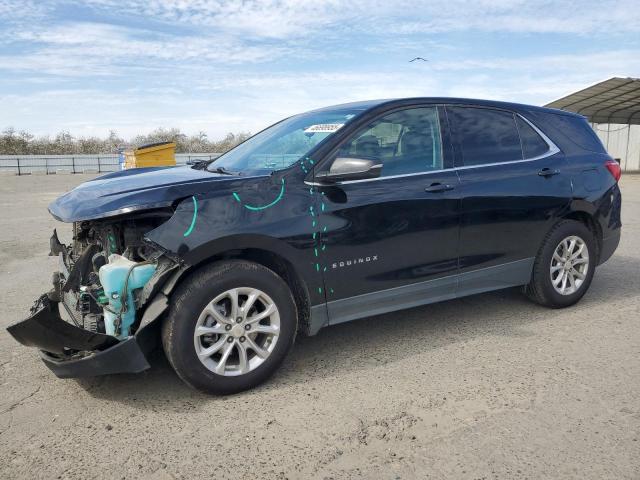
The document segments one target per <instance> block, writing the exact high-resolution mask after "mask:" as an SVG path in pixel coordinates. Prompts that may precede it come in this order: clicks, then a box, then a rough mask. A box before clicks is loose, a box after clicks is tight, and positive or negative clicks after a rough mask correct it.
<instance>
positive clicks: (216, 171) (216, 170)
mask: <svg viewBox="0 0 640 480" xmlns="http://www.w3.org/2000/svg"><path fill="white" fill-rule="evenodd" d="M213 171H214V173H220V174H222V175H239V173H238V172H231V171H229V170H227V169H226V168H224V167H218V168H216V169H215V170H213Z"/></svg>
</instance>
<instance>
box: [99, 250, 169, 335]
mask: <svg viewBox="0 0 640 480" xmlns="http://www.w3.org/2000/svg"><path fill="white" fill-rule="evenodd" d="M131 267H135V268H133V270H132V269H131ZM155 271H156V265H154V264H146V263H137V262H132V261H131V260H129V259H128V258H125V257H123V256H121V255H116V254H113V255H110V256H109V263H107V264H106V265H103V266H102V267H100V270H98V276H99V277H100V283H101V284H102V288H104V293H105V295H106V296H107V298H108V299H109V309H110V310H111V311H108V310H107V309H106V308H105V309H104V327H105V330H106V332H107V334H108V335H114V336H116V337H118V338H121V339H122V338H127V337H128V336H129V330H130V329H131V325H132V324H133V322H134V321H135V319H136V307H135V303H134V301H133V293H132V292H133V291H134V290H136V289H138V288H142V287H144V286H145V285H146V283H147V282H148V281H149V279H151V277H152V276H153V274H154V273H155ZM127 276H128V277H129V281H128V282H127V309H126V311H125V312H122V301H121V300H122V298H121V296H122V290H123V288H124V284H125V281H126V279H127ZM118 317H120V329H119V332H118V333H117V334H116V324H117V322H116V321H117V319H118Z"/></svg>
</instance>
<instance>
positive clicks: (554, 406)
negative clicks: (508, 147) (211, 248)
mask: <svg viewBox="0 0 640 480" xmlns="http://www.w3.org/2000/svg"><path fill="white" fill-rule="evenodd" d="M87 178H88V177H87V176H82V175H76V176H61V175H60V176H51V177H40V176H33V177H1V178H0V207H1V210H0V211H1V212H2V215H1V216H0V291H1V292H2V298H3V300H2V306H3V308H2V312H1V313H0V324H1V325H0V326H2V327H5V326H7V325H8V324H9V323H11V322H13V321H15V320H18V319H21V318H23V317H24V316H25V313H26V312H27V310H28V307H29V306H30V305H31V303H32V301H33V300H34V299H35V298H36V297H37V296H38V295H39V294H40V293H41V292H42V291H45V290H46V289H48V288H49V281H50V272H51V271H53V270H54V267H55V260H54V259H52V258H49V257H47V252H48V238H49V235H50V233H51V229H52V228H53V227H55V226H58V227H60V226H61V225H60V224H57V222H55V221H54V220H53V219H52V218H51V217H50V216H49V215H48V213H47V211H46V205H47V204H48V202H49V201H51V200H52V199H54V198H55V197H56V196H57V195H58V194H60V193H61V192H63V191H65V190H66V189H68V188H70V187H72V186H73V185H75V184H77V183H79V182H81V181H83V180H85V179H87ZM622 189H623V196H624V204H623V208H624V211H623V220H624V223H625V226H624V234H623V238H622V243H621V246H620V248H619V249H618V251H617V253H616V255H615V256H614V257H613V258H612V259H611V260H610V261H609V262H607V263H606V264H605V265H603V266H602V267H600V268H599V269H598V271H597V273H596V276H595V279H594V281H593V284H592V286H591V289H590V291H589V292H588V293H587V295H586V296H585V297H584V299H583V300H582V301H581V302H580V303H579V304H578V305H576V306H575V307H572V308H569V309H565V310H548V309H545V308H542V307H538V306H536V305H534V304H531V303H529V302H528V301H527V300H526V299H525V298H524V297H522V296H521V295H520V294H519V293H518V292H517V291H515V290H507V291H501V292H495V293H490V294H484V295H478V296H474V297H469V298H465V299H460V300H455V301H450V302H445V303H441V304H437V305H431V306H427V307H421V308H415V309H412V310H408V311H403V312H400V313H395V314H388V315H383V316H380V317H375V318H370V319H365V320H361V321H357V322H352V323H349V324H344V325H339V326H336V327H333V328H328V329H325V330H323V331H321V332H320V334H319V335H317V336H316V337H313V338H302V339H299V341H298V342H297V343H296V345H295V347H294V350H293V352H292V354H291V355H290V357H289V358H288V359H287V361H286V363H285V365H284V367H283V368H282V369H281V370H280V372H279V373H278V374H277V375H276V376H275V377H274V378H273V379H272V380H271V381H270V382H268V383H267V384H266V385H264V386H263V387H260V388H257V389H255V390H253V391H250V392H246V393H243V394H240V395H236V396H231V397H224V398H216V397H208V396H205V395H203V394H200V393H197V392H194V391H192V390H190V389H188V388H187V387H185V386H184V385H183V384H182V383H181V382H180V381H179V379H178V378H177V377H176V375H175V374H174V373H173V371H172V370H171V368H170V367H169V365H168V364H167V361H166V360H165V358H164V356H163V354H162V353H161V352H157V353H156V354H154V356H153V358H152V359H151V363H152V368H151V369H150V370H149V371H147V372H145V373H142V374H139V375H118V376H110V377H102V378H96V379H91V380H86V381H82V382H77V381H74V380H58V379H56V378H55V377H54V376H53V374H51V373H50V372H49V371H48V369H47V368H46V367H45V366H44V365H43V364H42V363H41V362H40V360H39V359H38V357H37V354H36V352H35V351H34V350H32V349H28V348H25V347H22V346H20V345H18V344H17V343H16V342H14V341H13V339H11V338H10V337H9V335H8V334H7V333H6V332H5V330H4V328H2V330H1V331H0V383H1V385H2V390H1V395H0V478H28V479H31V478H83V479H84V478H109V479H111V478H157V479H165V478H167V479H168V478H241V477H248V478H388V479H398V478H462V479H464V478H469V479H478V478H532V479H536V478H593V479H603V478H615V479H622V478H629V479H631V478H635V479H637V478H640V325H639V323H638V320H639V313H640V296H639V293H638V289H639V287H640V176H632V175H627V176H626V177H625V178H624V179H623V181H622ZM61 230H62V232H61V233H63V234H64V235H62V237H63V238H68V233H69V232H68V231H67V228H66V227H65V226H62V228H61Z"/></svg>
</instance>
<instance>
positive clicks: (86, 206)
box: [49, 167, 247, 222]
mask: <svg viewBox="0 0 640 480" xmlns="http://www.w3.org/2000/svg"><path fill="white" fill-rule="evenodd" d="M239 178H242V179H245V178H247V177H239V176H236V175H222V174H217V173H212V172H209V171H207V170H198V169H194V168H191V167H168V168H167V167H156V168H136V169H131V170H124V171H122V172H115V173H110V174H107V175H103V176H101V177H98V178H96V179H93V180H89V181H87V182H85V183H82V184H80V185H78V186H77V187H76V188H74V189H73V190H71V191H69V192H67V193H65V194H64V195H62V196H60V197H59V198H58V199H56V200H55V201H53V202H52V203H51V204H50V205H49V212H50V213H51V215H53V216H54V217H55V218H57V219H58V220H61V221H63V222H77V221H81V220H93V219H98V218H104V217H111V216H115V215H122V214H125V213H129V212H132V211H135V210H147V209H151V208H160V207H166V206H169V205H171V204H173V203H174V202H175V201H176V200H180V199H182V198H185V197H188V196H190V195H195V194H197V193H202V192H205V191H211V189H212V188H216V187H221V186H222V185H223V184H227V183H229V182H232V181H234V180H236V181H237V180H238V179H239Z"/></svg>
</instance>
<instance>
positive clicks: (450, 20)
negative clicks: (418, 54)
mask: <svg viewBox="0 0 640 480" xmlns="http://www.w3.org/2000/svg"><path fill="white" fill-rule="evenodd" d="M89 4H90V5H92V6H93V7H94V8H99V9H106V10H112V9H114V8H117V9H118V10H120V11H126V12H128V13H130V14H134V15H144V16H146V17H149V18H153V19H156V20H160V21H165V22H171V23H177V24H184V25H204V26H211V27H215V28H217V29H219V30H221V31H226V32H233V33H242V34H247V35H250V36H253V37H262V38H280V39H283V38H290V37H311V36H314V35H315V34H316V33H317V31H318V30H320V29H323V31H325V32H326V31H328V30H329V31H330V30H333V31H334V32H345V31H361V32H371V31H375V32H377V33H387V34H422V33H439V32H450V31H467V30H476V31H491V32H496V31H503V32H529V33H541V32H544V33H551V32H553V33H578V34H583V35H584V34H588V33H594V32H612V31H616V32H624V31H626V32H638V31H640V9H638V8H637V2H636V1H635V0H600V1H595V0H566V1H557V0H555V1H552V0H542V1H534V2H532V1H526V0H477V1H475V2H470V1H468V0H396V1H393V2H389V1H381V0H324V1H315V2H300V1H297V0H280V1H278V0H251V1H245V0H166V1H151V2H149V1H142V0H134V1H131V2H127V3H126V4H124V5H123V4H122V2H119V1H116V0H89ZM330 34H331V33H330Z"/></svg>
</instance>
